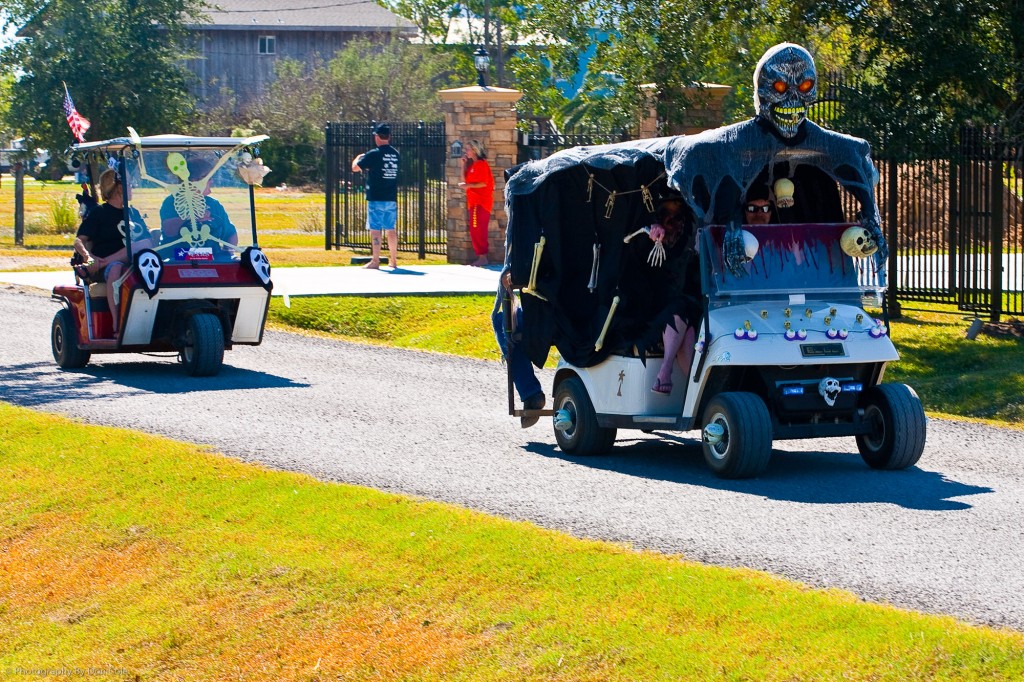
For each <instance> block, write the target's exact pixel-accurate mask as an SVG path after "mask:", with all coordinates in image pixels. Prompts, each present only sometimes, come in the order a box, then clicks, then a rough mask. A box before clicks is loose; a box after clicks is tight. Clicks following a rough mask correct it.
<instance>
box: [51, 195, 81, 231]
mask: <svg viewBox="0 0 1024 682" xmlns="http://www.w3.org/2000/svg"><path fill="white" fill-rule="evenodd" d="M49 204H50V228H51V230H52V231H53V234H74V233H75V231H76V230H77V229H78V202H77V201H75V200H74V199H73V198H72V197H71V195H70V194H61V195H60V196H59V197H56V198H53V199H50V200H49Z"/></svg>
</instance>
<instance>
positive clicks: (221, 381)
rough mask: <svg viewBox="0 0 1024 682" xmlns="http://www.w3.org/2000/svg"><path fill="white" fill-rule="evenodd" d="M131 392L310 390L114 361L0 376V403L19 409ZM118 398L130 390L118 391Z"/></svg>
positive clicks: (36, 367) (280, 381) (281, 381)
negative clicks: (113, 390) (110, 387)
mask: <svg viewBox="0 0 1024 682" xmlns="http://www.w3.org/2000/svg"><path fill="white" fill-rule="evenodd" d="M110 384H114V385H117V386H122V387H127V388H129V389H135V390H134V392H135V393H159V394H166V395H170V394H175V393H192V392H196V391H231V390H237V389H253V388H289V387H291V388H304V387H306V386H309V384H306V383H300V382H295V381H292V380H291V379H286V378H284V377H279V376H276V375H274V374H267V373H265V372H254V371H252V370H249V369H239V368H237V367H231V366H230V365H224V367H223V368H222V369H221V371H220V373H219V374H218V375H217V376H213V377H190V376H188V375H186V374H185V373H184V370H183V369H182V368H181V366H180V365H179V364H178V363H176V362H153V361H145V362H117V363H109V364H100V365H96V366H91V365H89V366H86V367H84V368H82V369H78V370H59V369H55V368H54V365H53V364H52V363H46V362H37V363H26V364H22V365H13V366H9V367H5V368H4V371H3V373H2V374H0V399H3V400H5V401H6V402H9V403H12V404H14V405H20V406H22V407H40V406H44V405H47V404H50V403H56V402H61V401H64V400H95V399H96V398H97V397H110V396H109V394H110V391H108V390H107V389H106V388H104V387H105V386H108V385H110ZM117 394H119V395H126V394H127V395H130V394H131V392H125V391H124V390H118V391H117Z"/></svg>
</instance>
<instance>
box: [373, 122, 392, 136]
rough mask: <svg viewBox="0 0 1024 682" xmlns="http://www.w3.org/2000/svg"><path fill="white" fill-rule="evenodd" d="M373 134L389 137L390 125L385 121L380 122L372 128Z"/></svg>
mask: <svg viewBox="0 0 1024 682" xmlns="http://www.w3.org/2000/svg"><path fill="white" fill-rule="evenodd" d="M373 134H374V135H380V136H381V137H391V126H389V125H388V124H387V123H381V124H379V125H378V126H377V127H376V128H374V129H373Z"/></svg>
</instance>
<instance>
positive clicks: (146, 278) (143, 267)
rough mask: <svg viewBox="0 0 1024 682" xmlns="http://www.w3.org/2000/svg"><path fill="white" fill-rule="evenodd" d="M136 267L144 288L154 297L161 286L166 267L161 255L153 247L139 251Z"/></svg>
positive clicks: (136, 255)
mask: <svg viewBox="0 0 1024 682" xmlns="http://www.w3.org/2000/svg"><path fill="white" fill-rule="evenodd" d="M135 269H136V270H137V271H138V273H139V276H140V277H141V278H142V288H143V289H145V290H146V293H147V294H149V297H150V298H153V296H154V295H155V294H156V291H157V289H158V288H159V287H160V275H161V274H162V273H163V269H164V265H163V263H162V262H161V261H160V256H158V255H157V253H156V251H153V250H152V249H143V250H142V251H139V252H138V253H137V254H135Z"/></svg>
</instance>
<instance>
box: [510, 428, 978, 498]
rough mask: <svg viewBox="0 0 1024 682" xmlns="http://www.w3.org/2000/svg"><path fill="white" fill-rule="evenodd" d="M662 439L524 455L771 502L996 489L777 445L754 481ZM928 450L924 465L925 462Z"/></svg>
mask: <svg viewBox="0 0 1024 682" xmlns="http://www.w3.org/2000/svg"><path fill="white" fill-rule="evenodd" d="M659 435H660V439H651V438H633V439H631V438H620V439H619V440H617V441H616V442H615V448H614V450H612V454H610V455H603V456H597V457H572V456H569V455H566V454H565V453H563V452H562V451H561V450H559V449H558V448H556V447H555V446H554V445H551V444H548V443H528V444H527V445H525V446H524V449H525V450H526V451H527V452H531V453H534V454H537V455H541V456H542V457H552V458H555V459H561V460H564V461H566V462H572V463H574V464H578V465H580V466H587V467H591V468H594V469H602V470H606V471H616V472H619V473H622V474H627V475H629V476H638V477H643V478H650V479H656V480H661V481H668V482H670V483H682V484H687V485H699V486H703V487H706V488H714V489H718V490H729V491H733V492H739V493H746V494H749V495H757V496H760V497H767V498H769V499H773V500H787V501H791V502H805V503H807V504H852V503H858V504H862V503H871V502H876V503H877V502H882V503H888V504H894V505H897V506H900V507H906V508H908V509H922V510H930V511H956V510H962V509H970V508H971V506H972V505H970V504H967V503H966V502H962V501H960V500H955V499H953V498H958V497H964V496H966V495H978V494H981V493H991V492H994V490H993V489H992V488H988V487H983V486H976V485H967V484H964V483H959V482H957V481H953V480H950V479H948V478H946V477H945V476H943V475H942V474H941V473H940V472H935V471H926V470H924V469H920V468H918V467H912V468H910V469H905V470H902V471H876V470H874V469H870V468H868V466H867V465H866V464H864V461H863V460H862V459H861V458H860V455H855V454H848V453H834V452H820V451H810V452H802V451H800V452H797V451H790V450H786V449H785V448H784V444H785V441H782V442H781V443H780V444H781V445H783V447H778V444H777V446H776V447H775V449H774V450H773V451H772V459H771V462H770V463H769V465H768V470H767V471H765V473H764V474H762V475H761V476H760V477H759V478H756V479H747V480H740V481H728V480H723V479H720V478H718V477H717V476H715V475H714V474H713V473H711V471H710V470H709V469H708V468H707V465H706V464H705V463H704V455H703V452H702V451H701V446H700V442H699V441H698V440H697V439H696V438H687V437H684V436H680V435H678V434H659ZM927 457H928V454H927V452H926V453H925V456H924V457H923V458H922V464H924V465H925V466H927Z"/></svg>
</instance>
